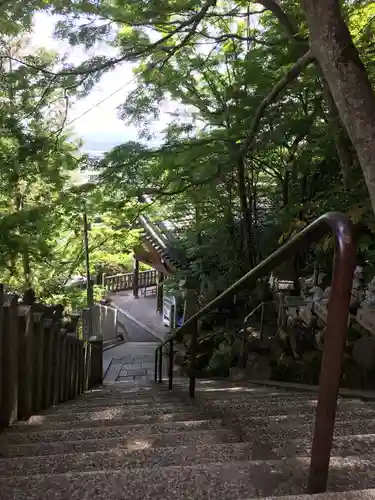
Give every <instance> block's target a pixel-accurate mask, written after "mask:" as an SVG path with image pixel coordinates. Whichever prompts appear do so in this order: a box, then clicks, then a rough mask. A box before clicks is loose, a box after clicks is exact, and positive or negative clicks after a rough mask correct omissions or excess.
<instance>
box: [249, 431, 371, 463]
mask: <svg viewBox="0 0 375 500" xmlns="http://www.w3.org/2000/svg"><path fill="white" fill-rule="evenodd" d="M311 443H312V440H311V438H308V437H302V438H299V439H289V440H284V441H279V440H274V439H273V438H272V436H267V435H265V436H260V437H258V438H255V439H254V440H253V441H252V454H251V458H252V459H253V460H267V459H268V460H269V459H282V458H283V457H287V458H288V457H290V458H292V457H309V456H310V453H311ZM374 453H375V434H352V435H345V436H334V438H333V444H332V453H331V454H332V456H335V457H351V456H359V457H365V456H371V455H373V454H374Z"/></svg>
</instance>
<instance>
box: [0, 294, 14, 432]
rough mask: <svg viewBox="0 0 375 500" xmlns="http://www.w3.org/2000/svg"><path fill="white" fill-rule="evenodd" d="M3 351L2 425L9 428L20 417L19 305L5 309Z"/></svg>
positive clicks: (0, 421)
mask: <svg viewBox="0 0 375 500" xmlns="http://www.w3.org/2000/svg"><path fill="white" fill-rule="evenodd" d="M3 312H4V320H5V321H4V323H3V325H4V331H3V351H2V362H1V364H2V370H3V373H2V393H3V394H2V405H1V411H0V425H1V426H4V427H7V426H9V425H12V424H13V423H15V422H16V421H17V417H18V305H16V301H13V303H12V304H11V305H10V306H9V307H5V308H4V311H3Z"/></svg>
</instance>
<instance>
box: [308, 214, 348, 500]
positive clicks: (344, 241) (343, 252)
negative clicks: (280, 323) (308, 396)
mask: <svg viewBox="0 0 375 500" xmlns="http://www.w3.org/2000/svg"><path fill="white" fill-rule="evenodd" d="M336 226H338V227H336V248H335V256H334V268H333V274H332V285H331V294H330V299H329V304H328V315H327V329H326V332H325V335H324V351H323V358H322V365H321V369H320V378H319V392H318V406H317V409H316V416H315V427H314V434H313V443H312V449H311V461H310V470H309V480H308V493H322V492H324V491H325V490H326V487H327V480H328V469H329V461H330V456H331V448H332V440H333V432H334V426H335V417H336V407H337V396H338V392H339V387H340V380H341V371H342V357H343V352H344V346H345V339H346V331H347V322H348V314H349V303H350V295H351V287H352V281H353V273H354V267H355V257H356V249H355V244H354V241H353V237H352V234H351V231H350V227H349V226H348V225H346V226H345V225H344V224H341V225H339V224H337V223H336ZM332 229H334V228H332Z"/></svg>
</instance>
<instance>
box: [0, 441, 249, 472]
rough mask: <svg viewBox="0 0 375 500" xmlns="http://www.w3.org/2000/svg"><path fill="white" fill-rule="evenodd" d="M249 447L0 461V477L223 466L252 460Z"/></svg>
mask: <svg viewBox="0 0 375 500" xmlns="http://www.w3.org/2000/svg"><path fill="white" fill-rule="evenodd" d="M251 450H252V447H251V444H250V443H225V444H209V445H200V444H198V445H190V446H176V447H164V448H145V449H141V450H128V449H124V448H112V449H111V450H109V451H98V452H90V453H72V454H64V455H50V456H48V457H46V456H40V457H17V458H7V459H2V460H0V465H1V467H0V477H3V476H8V477H12V476H26V475H27V476H33V475H34V474H63V473H68V472H88V471H95V470H101V469H111V470H123V469H125V468H136V467H153V466H155V467H156V466H159V467H168V466H173V465H192V464H199V463H225V462H230V461H242V460H250V459H251Z"/></svg>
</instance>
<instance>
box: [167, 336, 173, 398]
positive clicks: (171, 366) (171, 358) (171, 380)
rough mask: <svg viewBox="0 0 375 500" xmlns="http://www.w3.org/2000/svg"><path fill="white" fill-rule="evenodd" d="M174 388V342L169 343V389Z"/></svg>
mask: <svg viewBox="0 0 375 500" xmlns="http://www.w3.org/2000/svg"><path fill="white" fill-rule="evenodd" d="M172 386H173V340H171V341H170V342H169V366H168V388H169V390H171V389H172Z"/></svg>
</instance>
